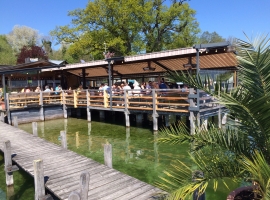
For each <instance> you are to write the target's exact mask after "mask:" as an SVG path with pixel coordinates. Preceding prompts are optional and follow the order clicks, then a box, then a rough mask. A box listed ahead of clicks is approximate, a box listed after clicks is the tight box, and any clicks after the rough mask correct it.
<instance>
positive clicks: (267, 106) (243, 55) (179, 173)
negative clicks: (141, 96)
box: [157, 35, 270, 200]
mask: <svg viewBox="0 0 270 200" xmlns="http://www.w3.org/2000/svg"><path fill="white" fill-rule="evenodd" d="M235 46H236V51H237V55H236V57H237V60H238V68H239V71H238V72H239V80H240V81H239V85H238V86H237V87H236V88H234V89H233V90H232V91H230V92H227V91H223V92H221V89H220V85H219V84H216V85H213V86H214V88H215V90H211V89H210V85H211V81H210V78H206V79H205V81H206V82H208V84H204V83H203V81H202V78H201V77H200V76H199V77H194V76H192V75H191V74H189V73H188V74H185V73H180V74H178V73H177V72H176V73H175V74H170V75H168V78H170V79H171V80H172V81H183V82H185V83H187V84H189V85H190V86H192V87H196V88H198V89H202V90H204V91H206V92H207V93H209V94H211V95H213V96H215V97H216V98H217V99H218V100H219V102H220V103H221V104H224V105H225V106H226V108H227V109H228V110H229V117H230V118H233V119H238V123H237V125H236V127H235V125H233V124H230V125H229V126H228V127H227V128H226V129H220V128H218V127H216V126H215V125H211V127H210V128H209V129H208V130H205V129H202V128H200V127H197V128H196V130H195V134H194V135H190V134H189V132H188V131H187V127H185V125H184V124H181V123H179V124H178V125H176V126H174V127H170V128H164V129H162V130H161V131H160V138H159V141H160V142H164V143H170V144H182V143H190V144H192V145H191V153H190V157H191V163H192V164H191V165H187V164H185V163H182V162H181V161H177V162H175V163H174V164H172V166H171V169H170V170H166V171H165V172H164V174H165V176H163V177H161V179H160V181H159V182H158V183H157V185H158V186H159V187H161V188H163V189H164V190H166V191H168V192H170V195H169V197H168V199H178V200H179V199H185V198H186V197H188V196H191V195H192V194H193V192H194V191H197V192H198V194H199V195H201V194H203V193H204V192H205V190H206V188H207V187H209V186H210V183H211V182H212V183H213V187H214V189H216V188H217V187H218V185H219V183H220V182H221V183H223V184H224V185H225V186H227V184H228V182H227V180H234V181H247V182H253V183H255V185H256V187H254V192H255V193H257V194H258V196H261V197H262V198H263V199H270V198H269V197H270V192H269V190H268V189H269V187H270V186H269V185H270V167H269V164H270V39H269V38H268V36H264V35H262V36H259V37H256V38H255V39H254V40H250V39H249V38H248V37H247V42H246V41H243V40H240V39H238V40H237V41H236V44H235ZM205 85H209V87H208V86H207V87H205ZM258 170H260V173H259V171H258ZM202 174H203V176H202ZM191 177H192V178H191Z"/></svg>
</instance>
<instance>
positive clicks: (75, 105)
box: [73, 90, 77, 108]
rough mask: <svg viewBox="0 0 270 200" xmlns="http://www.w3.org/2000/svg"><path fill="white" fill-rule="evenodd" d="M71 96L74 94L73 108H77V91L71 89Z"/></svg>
mask: <svg viewBox="0 0 270 200" xmlns="http://www.w3.org/2000/svg"><path fill="white" fill-rule="evenodd" d="M73 96H74V108H77V93H76V91H75V90H73Z"/></svg>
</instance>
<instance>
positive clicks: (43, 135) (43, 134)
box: [39, 122, 45, 138]
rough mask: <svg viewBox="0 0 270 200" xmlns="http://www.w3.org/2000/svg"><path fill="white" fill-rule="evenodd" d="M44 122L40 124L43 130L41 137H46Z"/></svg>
mask: <svg viewBox="0 0 270 200" xmlns="http://www.w3.org/2000/svg"><path fill="white" fill-rule="evenodd" d="M44 124H45V123H44V122H40V123H39V126H40V130H41V137H43V138H44V137H45V132H44Z"/></svg>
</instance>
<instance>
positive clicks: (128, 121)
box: [125, 112, 130, 127]
mask: <svg viewBox="0 0 270 200" xmlns="http://www.w3.org/2000/svg"><path fill="white" fill-rule="evenodd" d="M125 119H126V127H130V120H129V112H125Z"/></svg>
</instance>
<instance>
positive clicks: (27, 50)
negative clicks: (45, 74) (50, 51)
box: [17, 46, 48, 64]
mask: <svg viewBox="0 0 270 200" xmlns="http://www.w3.org/2000/svg"><path fill="white" fill-rule="evenodd" d="M25 58H38V59H45V60H46V59H48V56H47V55H46V52H45V51H44V50H43V49H42V48H41V47H39V46H30V47H27V46H24V47H23V48H22V49H21V52H20V53H19V54H18V58H17V64H22V63H25Z"/></svg>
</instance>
